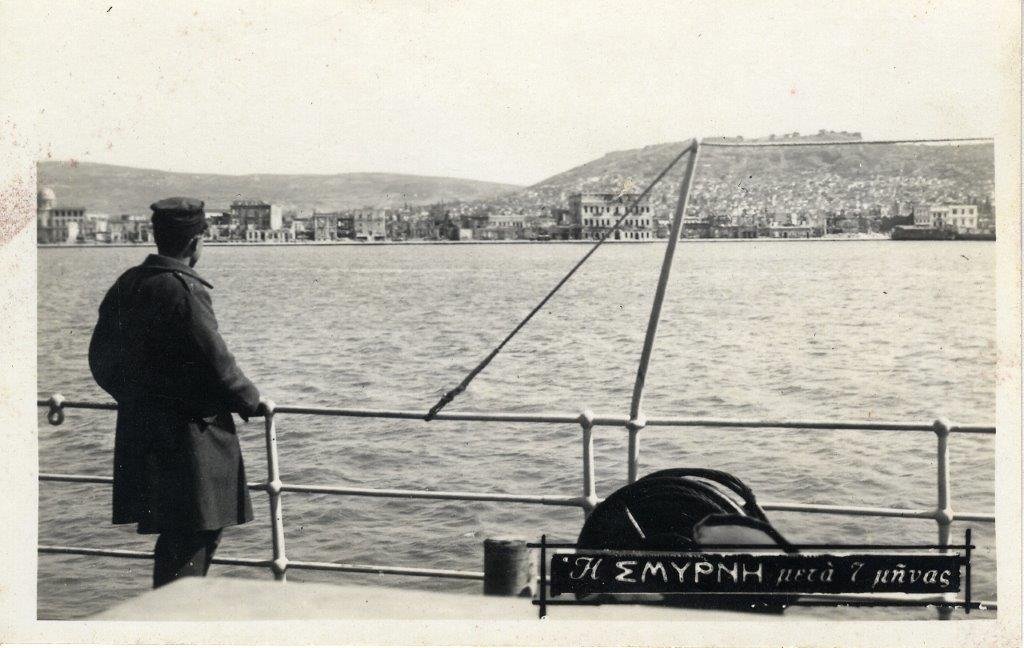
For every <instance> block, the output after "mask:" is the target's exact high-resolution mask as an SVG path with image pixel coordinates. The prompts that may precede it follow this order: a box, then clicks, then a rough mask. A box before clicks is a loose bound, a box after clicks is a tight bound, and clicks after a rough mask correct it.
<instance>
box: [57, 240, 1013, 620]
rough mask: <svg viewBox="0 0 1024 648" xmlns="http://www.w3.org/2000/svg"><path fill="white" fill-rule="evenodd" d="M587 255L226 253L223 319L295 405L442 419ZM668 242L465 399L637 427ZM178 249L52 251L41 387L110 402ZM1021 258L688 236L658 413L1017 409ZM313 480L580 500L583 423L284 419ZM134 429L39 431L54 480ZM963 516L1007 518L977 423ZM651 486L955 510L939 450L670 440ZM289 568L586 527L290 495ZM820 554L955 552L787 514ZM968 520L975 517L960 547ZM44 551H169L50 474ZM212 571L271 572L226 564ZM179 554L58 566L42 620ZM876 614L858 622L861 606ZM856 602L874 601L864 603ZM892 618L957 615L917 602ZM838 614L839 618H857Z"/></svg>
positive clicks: (472, 510) (647, 449) (804, 437)
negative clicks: (101, 331) (939, 505)
mask: <svg viewBox="0 0 1024 648" xmlns="http://www.w3.org/2000/svg"><path fill="white" fill-rule="evenodd" d="M586 249H587V248H586V247H585V246H584V245H582V244H580V245H573V244H568V245H567V244H560V245H556V244H523V245H458V246H452V245H416V246H413V245H407V246H379V245H364V246H277V247H275V246H235V247H208V248H207V249H206V251H205V252H204V255H203V258H202V260H201V262H200V264H199V265H198V266H197V270H198V271H199V272H200V273H201V274H202V275H203V276H204V277H206V278H207V279H208V280H209V281H210V282H212V283H213V285H214V286H215V289H214V290H213V291H212V295H213V300H214V306H215V309H216V312H217V316H218V319H219V322H220V326H221V332H222V334H223V335H224V337H225V339H226V340H227V342H228V344H229V346H230V347H231V349H232V350H233V352H234V353H235V355H236V357H237V359H238V362H239V363H240V364H241V366H242V367H243V369H244V370H245V371H246V373H247V374H248V375H249V377H250V378H252V380H253V381H254V382H255V383H256V384H257V386H258V387H259V388H260V390H261V392H262V393H263V394H265V395H266V396H267V397H270V398H272V399H274V400H275V401H276V402H277V403H278V404H281V405H299V404H302V405H320V406H335V407H351V408H394V409H409V410H419V411H424V412H425V411H426V410H427V409H428V408H429V407H430V406H431V405H433V404H434V403H435V402H436V400H437V399H438V398H439V397H440V396H441V395H442V394H443V393H444V392H445V391H446V390H448V389H450V388H452V387H454V386H455V385H456V384H458V382H459V381H460V380H461V379H462V377H463V376H464V375H465V374H466V372H468V371H469V370H470V369H471V368H473V367H474V366H475V365H476V363H477V362H479V361H480V360H481V359H482V358H483V357H484V356H485V355H486V354H487V352H488V351H490V350H491V348H493V347H494V345H496V344H497V343H498V342H499V341H500V340H501V339H502V338H503V337H504V335H505V334H506V333H507V332H508V331H509V330H510V329H511V328H512V326H514V325H515V324H516V323H517V322H518V321H519V320H520V319H521V318H522V317H523V316H524V315H526V313H527V312H529V310H530V308H531V307H532V306H533V305H534V304H536V303H537V302H538V301H539V300H540V299H541V298H542V297H543V296H544V294H545V293H546V292H547V291H548V290H549V289H550V288H551V287H552V286H553V285H554V284H555V283H556V282H557V281H558V279H559V278H560V277H562V276H563V275H564V274H565V272H567V271H568V270H569V268H570V267H571V266H572V265H573V264H574V263H575V261H576V260H577V259H579V257H580V256H582V255H583V254H584V253H585V251H586ZM664 250H665V246H664V243H663V242H662V243H652V244H632V245H607V246H605V247H604V248H602V249H601V250H600V251H599V252H598V253H597V254H596V255H595V256H594V257H593V258H592V259H591V260H590V261H589V262H588V263H587V264H586V265H585V266H584V267H583V268H582V269H581V270H580V272H579V273H578V274H577V276H575V277H574V278H573V279H572V280H571V281H570V282H569V283H568V284H567V285H566V286H565V287H564V288H563V289H562V291H561V292H560V293H559V294H558V296H556V297H555V298H554V299H553V300H552V301H551V302H550V303H549V304H548V305H547V307H546V308H545V309H544V310H542V311H541V312H540V313H539V314H538V315H537V316H536V317H535V318H534V320H533V321H532V322H530V324H529V325H527V327H526V328H525V329H523V331H522V332H521V333H520V334H519V335H518V336H517V337H515V338H514V339H513V340H512V342H511V343H509V345H508V346H507V347H506V349H505V350H504V351H503V352H502V353H501V354H500V355H499V356H498V357H497V359H496V360H495V361H494V362H493V363H492V364H491V365H490V366H489V367H488V368H487V369H486V370H485V371H484V372H483V373H482V374H480V375H479V376H478V377H477V379H476V380H475V381H474V382H473V384H472V385H471V386H470V388H469V389H468V390H467V391H466V392H465V393H464V394H462V395H461V396H459V397H458V398H457V399H456V401H455V402H454V403H452V404H451V405H450V406H449V409H451V410H473V411H495V410H499V411H511V412H538V411H553V412H563V413H568V414H575V413H578V412H580V411H581V410H583V409H584V408H590V409H592V410H593V411H594V412H595V413H597V414H605V415H617V416H623V415H625V414H627V412H628V407H629V399H630V395H631V392H632V386H633V381H634V377H635V371H636V366H637V362H638V359H639V355H640V349H641V346H642V341H643V337H644V328H645V326H646V324H647V318H648V315H649V312H650V305H651V300H652V295H653V292H654V287H655V284H656V281H657V276H658V268H659V266H660V263H661V259H662V256H663V254H664ZM151 251H153V250H152V249H148V248H144V247H138V248H88V249H40V250H39V256H38V259H39V261H38V270H39V284H38V285H39V313H38V319H39V322H38V323H39V329H38V330H39V334H38V335H39V337H38V345H39V346H38V388H39V393H40V396H41V397H47V396H48V395H49V394H50V393H52V392H60V393H62V394H63V395H64V396H65V397H66V398H68V399H76V400H77V399H95V400H108V398H107V397H106V395H105V394H103V393H102V392H101V391H100V389H99V388H98V387H97V386H96V385H95V384H94V383H93V381H92V379H91V377H90V375H89V368H88V363H87V348H88V342H89V337H90V335H91V332H92V327H93V326H94V324H95V321H96V314H97V307H98V305H99V303H100V300H101V299H102V297H103V294H104V292H105V291H106V290H107V288H108V287H109V285H110V284H111V283H112V282H113V281H114V280H115V279H116V278H117V276H118V275H119V274H120V273H121V272H122V271H123V270H124V269H126V268H128V267H129V266H131V265H134V264H137V263H139V262H141V261H142V260H143V259H144V258H145V256H146V254H147V253H149V252H151ZM994 262H995V247H994V244H992V243H986V242H931V241H926V242H890V241H857V242H830V241H800V242H773V241H742V242H715V241H706V242H701V241H696V242H695V241H686V242H683V243H681V244H680V245H679V248H678V251H677V257H676V263H675V267H674V269H673V272H672V277H671V282H670V285H669V289H668V294H667V299H666V303H665V308H664V312H663V315H662V320H661V327H660V329H659V335H658V340H657V344H656V346H655V349H654V357H653V361H652V362H651V367H650V373H649V376H648V380H647V387H646V391H645V397H644V410H645V412H646V413H647V415H648V416H655V415H659V416H669V415H671V416H679V417H721V418H738V419H769V418H770V419H857V420H862V419H874V420H883V421H890V420H908V421H920V422H930V421H932V420H934V419H935V418H937V417H939V416H944V417H948V418H950V419H952V420H954V421H959V422H965V423H980V424H990V423H991V422H992V421H993V418H994V409H995V361H996V341H995V308H996V305H995V297H994V283H995V276H994V270H995V267H994V266H995V263H994ZM277 421H278V423H277V429H278V442H279V444H280V459H281V471H282V477H283V480H284V481H285V482H286V483H302V484H330V485H345V486H354V487H364V488H403V489H429V490H459V491H492V492H503V493H517V494H541V493H554V494H562V495H566V496H574V495H578V494H580V489H581V463H580V462H581V443H580V440H581V434H580V429H579V427H578V426H576V425H533V424H506V423H457V422H444V421H435V422H431V423H429V424H428V423H423V422H420V421H415V420H398V421H393V420H372V419H352V418H328V417H312V416H297V415H280V416H279V417H278V419H277ZM113 428H114V415H113V413H111V412H91V411H83V410H69V411H68V412H67V421H66V422H65V423H64V424H63V425H62V426H60V427H52V426H50V425H48V424H47V423H46V420H45V416H43V412H41V414H40V417H39V464H40V470H41V471H43V472H56V473H86V474H97V475H109V474H110V473H111V465H112V447H113ZM262 433H263V426H262V422H260V421H253V422H252V423H250V424H247V425H243V426H241V427H240V432H239V435H240V438H241V442H242V447H243V452H244V454H245V458H246V465H247V469H248V473H249V479H250V481H259V480H262V479H265V476H266V468H265V466H266V463H265V459H264V447H263V443H264V442H263V436H262ZM595 443H596V451H595V461H596V474H597V487H598V493H599V494H600V495H607V494H608V493H610V492H611V491H612V490H614V489H615V488H618V487H619V486H621V485H623V484H624V482H625V478H626V463H625V459H626V434H625V431H624V430H619V429H615V428H597V429H596V432H595ZM950 446H951V451H950V455H951V462H952V468H951V473H952V486H953V506H954V508H955V509H956V510H960V511H967V510H970V511H981V512H990V511H992V509H993V471H994V467H993V461H994V456H993V440H992V438H991V437H982V436H973V435H971V436H968V435H960V436H956V435H954V436H953V438H952V439H951V442H950ZM640 447H641V454H640V472H641V474H644V473H647V472H650V471H654V470H657V469H660V468H667V467H675V466H689V467H710V468H718V469H723V470H727V471H730V472H732V473H734V474H735V475H737V476H738V477H740V478H741V479H743V480H744V481H745V482H747V483H748V484H749V485H750V486H751V487H752V488H753V489H754V490H755V491H756V492H757V494H758V495H759V497H760V498H761V499H762V500H768V501H771V500H774V501H795V502H806V503H821V504H845V505H860V506H873V507H905V508H924V509H927V508H932V507H934V506H935V501H936V486H935V462H936V457H935V436H934V435H933V434H931V433H926V432H925V433H922V432H849V431H843V432H808V431H779V430H756V429H725V430H715V429H701V428H676V429H673V428H649V429H646V430H644V431H643V432H642V433H641V446H640ZM282 501H283V511H284V521H285V525H286V533H287V553H288V556H289V557H290V558H292V559H295V560H312V561H340V562H348V563H372V564H390V565H403V566H414V567H435V568H448V569H462V570H474V571H479V570H480V569H481V565H482V543H483V540H484V538H487V537H493V536H516V537H522V538H527V539H536V538H538V537H539V536H540V534H541V533H547V534H548V535H549V536H554V537H556V538H561V539H567V540H571V539H573V538H575V535H576V534H577V533H578V531H579V529H580V526H581V525H582V521H583V515H582V512H581V511H580V510H578V509H575V508H562V507H545V506H537V505H525V504H505V503H486V502H452V501H431V500H401V499H377V498H361V497H351V496H342V497H339V496H329V495H305V494H297V493H285V494H284V496H283V498H282ZM253 505H254V509H255V512H256V520H255V521H253V522H252V523H250V524H247V525H244V526H241V527H235V528H230V529H228V530H227V531H226V532H225V534H224V539H223V542H222V545H221V550H220V551H221V553H222V554H223V555H231V556H244V557H255V558H261V559H265V558H267V557H269V552H270V534H269V526H268V519H267V516H268V514H267V503H266V495H265V494H263V493H262V492H254V493H253ZM770 517H771V519H772V521H773V522H774V523H775V524H776V526H777V527H778V528H779V529H780V530H781V532H782V533H783V534H784V535H786V536H787V537H788V538H789V539H790V540H791V541H794V542H865V543H882V542H920V543H933V542H935V539H936V525H935V523H934V522H933V521H931V520H902V519H890V518H864V517H843V516H822V515H808V514H799V513H781V512H776V513H770ZM971 527H972V528H973V529H974V539H975V542H976V543H977V544H978V545H979V550H978V551H977V552H976V555H977V559H976V563H975V570H974V596H976V597H978V598H993V597H994V595H995V566H994V558H993V556H994V534H993V528H992V525H990V524H982V523H972V524H971ZM964 528H965V525H963V524H955V525H954V527H953V540H954V541H957V540H958V539H960V538H962V534H963V530H964ZM39 542H40V544H49V545H74V546H91V547H105V548H124V549H136V550H151V549H152V542H153V536H139V535H136V534H135V533H134V530H133V528H132V527H130V526H119V527H115V526H112V525H111V524H110V495H109V488H108V487H106V486H101V485H91V484H60V483H41V484H40V488H39ZM211 574H212V575H217V576H238V577H251V578H269V572H268V571H267V570H258V569H253V568H245V567H225V566H214V567H213V568H212V570H211ZM150 578H151V564H150V562H149V561H145V560H124V559H111V558H98V557H84V556H55V555H41V556H40V557H39V582H38V586H39V589H38V611H39V616H40V617H41V618H72V617H79V616H83V615H87V614H91V613H94V612H96V611H98V610H101V609H103V608H105V607H108V606H110V605H112V604H114V603H117V602H119V601H123V600H126V599H128V598H130V597H131V596H133V595H136V594H138V593H141V592H144V591H146V590H147V589H148V588H149V587H150V582H151V581H150ZM289 579H290V580H292V581H326V582H336V583H361V584H366V583H371V584H380V585H385V586H402V587H420V588H425V589H444V590H452V591H479V588H480V585H479V583H478V582H472V581H456V580H440V579H425V578H417V577H395V576H376V575H373V576H367V575H358V574H339V573H326V572H310V571H301V572H298V571H296V572H292V573H290V574H289ZM851 613H852V612H851ZM855 613H856V614H865V612H862V611H856V612H855ZM872 613H874V614H895V615H896V616H898V617H899V618H934V612H932V611H925V610H906V609H899V610H895V611H889V612H872ZM833 614H838V613H836V612H833Z"/></svg>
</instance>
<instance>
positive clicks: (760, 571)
mask: <svg viewBox="0 0 1024 648" xmlns="http://www.w3.org/2000/svg"><path fill="white" fill-rule="evenodd" d="M964 563H965V560H964V558H962V557H961V556H959V555H955V554H951V555H946V554H852V555H831V554H809V555H807V554H802V555H795V554H785V555H775V554H770V555H756V554H718V553H693V554H673V555H666V554H653V553H652V554H644V553H638V552H624V553H622V554H616V553H614V552H592V553H591V552H586V551H580V552H578V553H571V554H567V553H559V554H555V555H552V556H551V564H550V574H551V575H550V584H551V594H552V595H553V596H558V595H559V594H565V593H568V594H625V593H689V592H704V593H736V594H741V593H744V594H753V593H780V594H782V593H785V594H810V593H822V594H853V593H857V594H863V593H869V594H883V593H888V594H892V593H902V594H944V593H949V592H958V591H960V569H961V567H962V566H963V565H964Z"/></svg>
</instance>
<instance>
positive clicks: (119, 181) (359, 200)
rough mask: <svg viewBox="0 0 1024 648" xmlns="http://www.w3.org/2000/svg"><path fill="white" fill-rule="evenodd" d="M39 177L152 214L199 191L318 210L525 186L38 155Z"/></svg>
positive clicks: (79, 198) (115, 210) (60, 191)
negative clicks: (160, 202)
mask: <svg viewBox="0 0 1024 648" xmlns="http://www.w3.org/2000/svg"><path fill="white" fill-rule="evenodd" d="M38 184H39V186H40V187H50V188H51V189H52V190H53V191H54V192H55V193H56V195H57V196H59V197H60V199H59V201H60V203H62V204H66V206H79V207H84V208H87V209H89V210H90V211H96V212H103V213H107V214H146V213H148V212H149V205H150V203H152V202H153V201H154V200H155V199H157V198H159V197H161V196H173V195H184V196H196V197H198V198H201V199H202V200H204V201H206V203H207V206H209V207H210V208H213V209H218V208H221V209H223V208H227V207H228V206H229V205H230V204H231V203H232V202H233V201H235V200H239V199H258V200H263V201H266V202H270V203H273V204H277V205H281V206H282V207H283V208H284V209H285V210H294V211H297V212H312V211H313V210H314V209H320V210H325V209H338V208H342V209H344V208H355V207H364V206H367V205H374V206H380V207H392V206H400V205H405V204H410V205H427V204H431V203H436V202H444V201H447V202H450V201H455V200H481V199H490V198H493V197H494V196H498V195H500V194H503V193H506V192H508V191H511V190H515V189H518V188H519V187H517V186H516V185H506V184H499V183H493V182H480V181H476V180H465V179H460V178H436V177H428V176H414V175H402V174H395V173H341V174H336V175H277V174H267V175H264V174H251V175H239V176H234V175H216V174H205V173H173V172H170V171H158V170H153V169H136V168H133V167H124V166H114V165H109V164H96V163H92V162H64V161H60V162H58V161H42V162H40V163H39V165H38Z"/></svg>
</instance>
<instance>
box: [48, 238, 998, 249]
mask: <svg viewBox="0 0 1024 648" xmlns="http://www.w3.org/2000/svg"><path fill="white" fill-rule="evenodd" d="M878 241H892V242H894V243H906V242H907V241H893V239H891V238H888V237H842V238H839V237H835V238H833V237H818V238H769V237H764V238H745V239H743V238H740V239H734V238H693V239H691V238H685V239H679V242H680V243H810V242H827V243H870V242H878ZM596 242H597V241H593V240H583V239H574V240H563V241H527V240H507V241H473V240H469V241H288V242H282V241H269V242H259V243H249V242H245V241H204V242H203V245H204V246H207V247H253V248H261V247H381V246H398V245H452V246H457V245H550V244H555V245H593V244H594V243H596ZM666 242H668V239H651V240H646V241H605V243H609V244H616V245H651V244H656V243H666ZM911 242H920V241H911ZM960 242H989V243H991V242H992V241H991V240H987V241H986V240H971V239H963V240H961V241H960ZM36 247H37V248H56V249H89V250H93V249H97V248H100V249H103V248H155V247H156V244H155V243H37V244H36Z"/></svg>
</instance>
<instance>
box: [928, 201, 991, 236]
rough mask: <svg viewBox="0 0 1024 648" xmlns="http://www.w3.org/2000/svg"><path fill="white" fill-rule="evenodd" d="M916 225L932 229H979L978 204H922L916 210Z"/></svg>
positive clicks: (964, 230)
mask: <svg viewBox="0 0 1024 648" xmlns="http://www.w3.org/2000/svg"><path fill="white" fill-rule="evenodd" d="M914 225H917V226H918V227H927V228H930V229H950V230H956V231H958V232H970V231H975V230H977V229H978V207H977V205H920V206H918V208H916V209H915V210H914Z"/></svg>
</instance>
